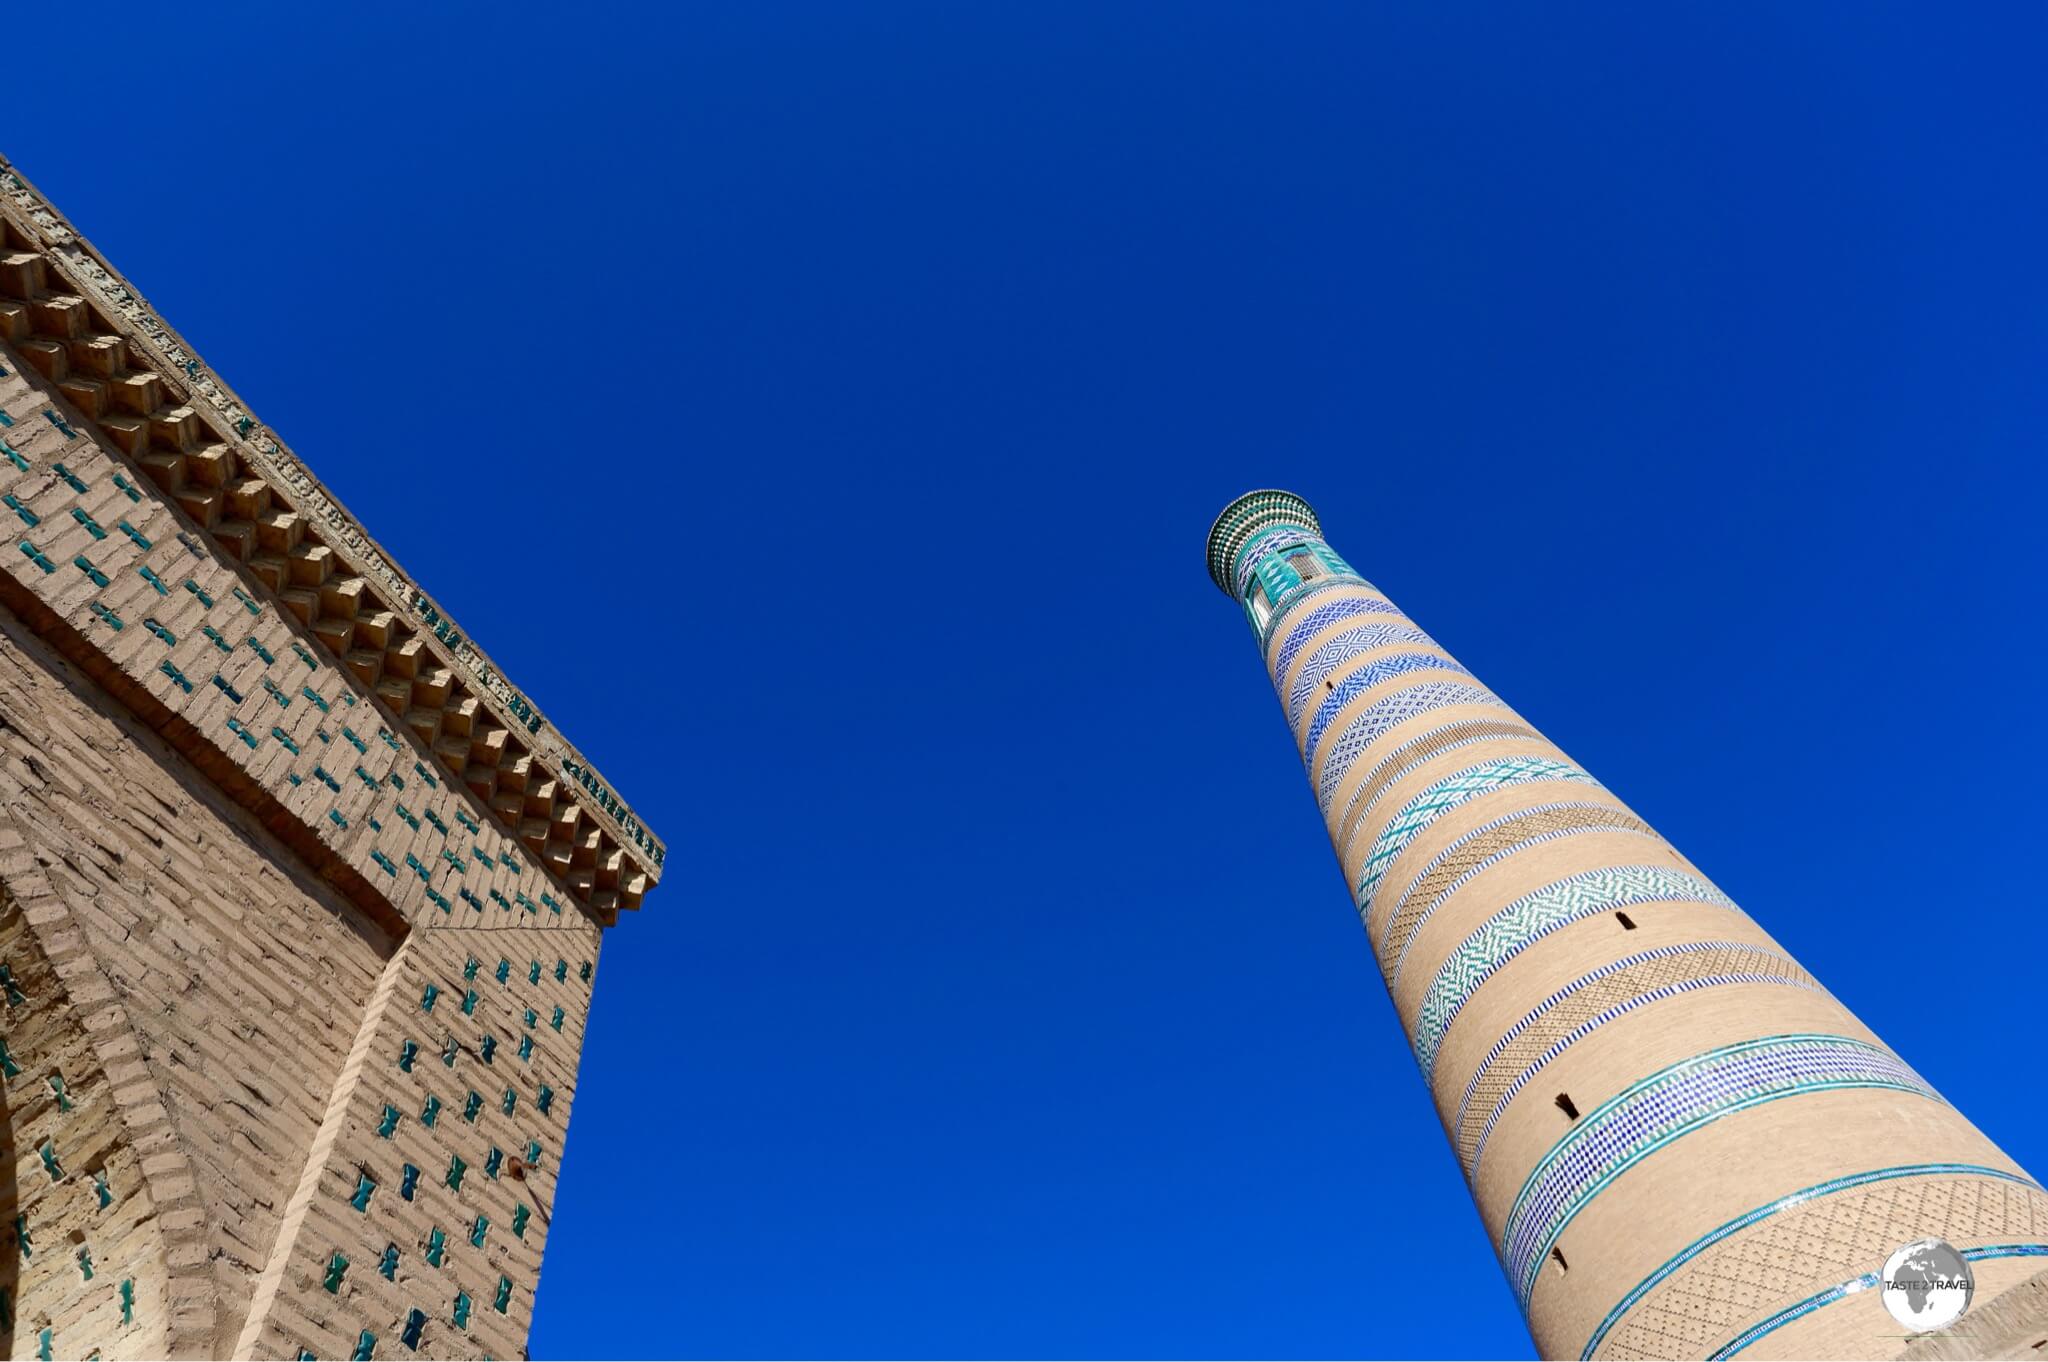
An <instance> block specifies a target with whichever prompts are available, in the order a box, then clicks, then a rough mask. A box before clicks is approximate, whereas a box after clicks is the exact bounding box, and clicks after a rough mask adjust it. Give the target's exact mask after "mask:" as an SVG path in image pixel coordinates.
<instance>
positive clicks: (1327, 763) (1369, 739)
mask: <svg viewBox="0 0 2048 1362" xmlns="http://www.w3.org/2000/svg"><path fill="white" fill-rule="evenodd" d="M1450 705H1491V706H1494V707H1496V708H1499V709H1506V708H1507V706H1506V705H1504V704H1502V703H1501V702H1500V701H1499V700H1498V699H1496V698H1495V697H1494V695H1493V693H1492V692H1491V691H1489V690H1487V689H1486V688H1485V687H1484V686H1473V685H1467V684H1466V683H1464V682H1462V681H1424V682H1422V683H1421V684H1419V685H1413V686H1407V687H1405V688H1403V689H1401V690H1397V691H1395V692H1394V693H1393V694H1391V695H1388V696H1386V697H1385V698H1383V699H1380V700H1375V701H1374V702H1373V703H1372V704H1370V705H1368V706H1366V707H1365V708H1364V709H1363V710H1360V711H1359V712H1358V713H1357V714H1355V715H1353V716H1352V718H1351V721H1350V722H1349V723H1347V724H1345V726H1344V730H1343V732H1342V733H1341V734H1340V735H1339V737H1338V739H1337V742H1336V744H1335V745H1334V746H1332V747H1331V748H1330V751H1329V754H1328V755H1327V756H1326V757H1325V758H1324V759H1323V773H1322V775H1321V777H1320V778H1318V779H1317V781H1316V805H1317V807H1318V808H1320V809H1322V810H1323V812H1324V814H1325V815H1327V814H1328V813H1329V808H1330V797H1331V796H1332V795H1334V794H1335V793H1336V792H1337V786H1338V785H1340V784H1342V783H1343V780H1344V776H1345V773H1346V772H1348V771H1349V770H1350V769H1351V763H1352V762H1353V761H1354V760H1355V759H1357V758H1358V757H1359V756H1360V755H1361V754H1362V753H1364V751H1365V750H1366V749H1367V748H1368V747H1370V746H1372V744H1373V743H1375V742H1377V741H1378V740H1379V738H1380V736H1381V735H1382V734H1384V733H1386V732H1387V731H1388V730H1389V729H1391V728H1393V727H1394V726H1395V725H1396V724H1402V723H1406V722H1407V721H1408V720H1410V719H1412V718H1414V717H1416V716H1417V715H1418V714H1427V713H1429V712H1430V711H1431V710H1435V709H1443V708H1446V707H1447V706H1450ZM1310 769H1311V770H1313V769H1314V767H1313V766H1312V765H1311V767H1310Z"/></svg>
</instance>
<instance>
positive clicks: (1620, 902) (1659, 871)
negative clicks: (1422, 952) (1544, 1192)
mask: <svg viewBox="0 0 2048 1362" xmlns="http://www.w3.org/2000/svg"><path fill="white" fill-rule="evenodd" d="M1638 903H1707V904H1713V905H1715V906H1716V907H1721V908H1727V909H1731V910H1733V911H1735V912H1740V911H1741V909H1739V908H1736V907H1735V903H1734V901H1733V900H1731V899H1730V898H1729V897H1728V896H1727V895H1726V894H1724V893H1722V892H1721V891H1720V890H1718V889H1716V888H1715V887H1714V886H1713V885H1711V884H1708V883H1707V882H1706V881H1705V880H1703V879H1701V878H1699V877H1698V876H1697V875H1689V874H1687V873H1686V872H1684V871H1682V870H1672V869H1670V868H1669V867H1666V866H1661V865H1624V866H1614V867H1612V868H1610V869H1606V870H1589V871H1586V872H1584V873H1583V874H1579V875H1572V876H1570V877H1568V878H1566V879H1562V880H1559V881H1558V882H1557V883H1556V884H1552V885H1547V886H1545V887H1544V888H1542V889H1538V890H1537V891H1536V892H1535V893H1533V894H1525V895H1523V896H1522V897H1521V898H1518V899H1516V900H1515V901H1514V902H1513V903H1511V904H1509V905H1508V906H1507V907H1505V908H1503V909H1501V910H1500V911H1499V912H1498V913H1495V914H1494V915H1493V916H1492V917H1490V918H1488V919H1487V920H1486V922H1485V924H1484V925H1483V926H1481V927H1480V928H1479V930H1478V931H1476V932H1474V933H1472V935H1470V936H1468V937H1466V938H1465V939H1464V941H1462V942H1460V943H1459V945H1458V948H1457V949H1456V950H1455V951H1452V952H1451V958H1450V959H1448V960H1446V961H1444V963H1443V967H1442V968H1441V969H1439V970H1438V971H1437V972H1436V977H1435V978H1434V979H1432V980H1431V981H1430V984H1429V991H1428V992H1427V993H1425V994H1424V995H1423V998H1422V1006H1421V1007H1420V1008H1419V1009H1418V1010H1417V1012H1416V1017H1415V1037H1414V1040H1415V1058H1416V1059H1417V1060H1418V1061H1419V1062H1420V1063H1421V1065H1422V1073H1423V1077H1425V1078H1428V1077H1430V1076H1432V1075H1433V1074H1434V1073H1435V1071H1436V1053H1437V1049H1438V1047H1440V1046H1441V1045H1442V1044H1443V1041H1444V1033H1445V1032H1447V1031H1449V1030H1450V1029H1451V1023H1452V1021H1454V1020H1456V1018H1457V1015H1458V1012H1459V1009H1461V1008H1463V1007H1464V1006H1465V1003H1466V1001H1467V1000H1468V999H1469V998H1471V996H1472V995H1473V993H1475V992H1476V991H1478V988H1479V986H1480V985H1481V984H1483V983H1485V982H1486V981H1487V979H1488V978H1490V977H1491V976H1492V974H1493V973H1494V971H1495V970H1498V969H1499V968H1500V967H1501V966H1502V965H1505V964H1506V963H1507V962H1508V961H1510V960H1512V959H1514V958H1515V957H1516V956H1517V955H1520V954H1521V953H1522V951H1523V950H1525V949H1526V948H1528V947H1529V946H1530V945H1532V944H1533V943H1535V942H1537V941H1540V940H1542V939H1543V938H1544V937H1546V936H1548V935H1549V934H1550V933H1552V932H1554V931H1556V930H1557V929H1558V928H1560V927H1563V926H1566V925H1568V924H1570V923H1573V922H1577V921H1578V920H1579V919H1580V918H1586V917H1593V916H1595V915H1596V914H1600V913H1609V912H1613V911H1614V910H1615V909H1617V908H1627V907H1630V906H1632V905H1634V904H1638Z"/></svg>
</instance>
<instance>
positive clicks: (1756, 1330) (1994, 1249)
mask: <svg viewBox="0 0 2048 1362" xmlns="http://www.w3.org/2000/svg"><path fill="white" fill-rule="evenodd" d="M1962 1257H1963V1261H1964V1262H1966V1263H1981V1262H1984V1261H1985V1260H1986V1259H1990V1258H2048V1244H1987V1245H1985V1246H1984V1247H1983V1248H1973V1249H1963V1250H1962ZM1878 1278H1879V1274H1878V1273H1875V1272H1866V1273H1864V1274H1863V1275H1862V1276H1861V1277H1851V1278H1850V1279H1849V1280H1848V1281H1846V1282H1843V1283H1842V1284H1841V1285H1840V1286H1831V1287H1829V1288H1828V1289H1827V1290H1825V1291H1823V1292H1821V1293H1820V1294H1819V1295H1817V1296H1808V1297H1807V1298H1806V1299H1805V1300H1803V1301H1800V1302H1799V1303H1798V1304H1797V1305H1788V1306H1786V1307H1785V1308H1784V1309H1783V1310H1780V1311H1779V1312H1778V1313H1777V1314H1775V1315H1772V1316H1771V1317H1770V1318H1769V1319H1767V1320H1764V1321H1763V1322H1762V1323H1760V1324H1754V1325H1751V1326H1750V1327H1749V1328H1747V1329H1745V1330H1743V1331H1742V1332H1741V1333H1740V1334H1738V1335H1736V1336H1735V1337H1734V1338H1731V1339H1729V1340H1728V1341H1727V1342H1726V1343H1724V1344H1722V1345H1721V1346H1720V1347H1719V1348H1717V1349H1715V1350H1714V1352H1713V1353H1712V1354H1711V1355H1710V1359H1709V1362H1720V1359H1722V1358H1727V1357H1733V1356H1735V1355H1736V1354H1737V1353H1739V1352H1741V1351H1742V1350H1743V1349H1744V1348H1747V1347H1748V1346H1749V1345H1750V1344H1752V1343H1754V1342H1756V1341H1757V1340H1758V1339H1760V1338H1762V1337H1763V1336H1764V1335H1765V1334H1768V1333H1773V1332H1775V1331H1776V1330H1779V1329H1782V1328H1784V1327H1785V1326H1786V1325H1788V1324H1790V1323H1791V1322H1792V1321H1793V1320H1795V1319H1798V1318H1800V1317H1801V1316H1802V1315H1810V1314H1812V1313H1813V1312H1814V1311H1816V1310H1818V1309H1820V1308H1821V1307H1822V1306H1823V1305H1833V1304H1834V1303H1835V1302H1836V1301H1838V1300H1843V1299H1845V1298H1847V1297H1849V1296H1853V1295H1855V1294H1856V1293H1857V1292H1859V1291H1868V1290H1870V1289H1871V1288H1872V1287H1874V1286H1876V1285H1877V1283H1878Z"/></svg>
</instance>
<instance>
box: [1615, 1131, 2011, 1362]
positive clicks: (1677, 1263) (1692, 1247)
mask: <svg viewBox="0 0 2048 1362" xmlns="http://www.w3.org/2000/svg"><path fill="white" fill-rule="evenodd" d="M1959 1177H1960V1178H1967V1179H1985V1180H1987V1181H1988V1182H1990V1183H1992V1184H1998V1183H2006V1184H2012V1185H2015V1186H2017V1187H2019V1188H2023V1189H2029V1190H2031V1191H2033V1192H2034V1193H2037V1194H2038V1193H2040V1192H2041V1190H2042V1189H2041V1185H2040V1184H2039V1183H2037V1182H2035V1181H2034V1180H2033V1179H2032V1178H2029V1177H2024V1176H2022V1175H2020V1174H2018V1173H2009V1172H2007V1171H2006V1170H2004V1169H2002V1168H1988V1167H1986V1166H1984V1165H1983V1164H1975V1163H1909V1164H1896V1165H1893V1166H1892V1167H1889V1168H1873V1169H1870V1170H1869V1171H1867V1172H1862V1173H1849V1174H1846V1175H1844V1176H1842V1177H1838V1178H1830V1179H1828V1180H1827V1181H1826V1182H1817V1183H1814V1184H1813V1185H1812V1186H1810V1187H1802V1188H1800V1189H1799V1190H1798V1191H1796V1192H1792V1193H1790V1194H1789V1195H1786V1196H1781V1197H1779V1198H1777V1199H1776V1200H1775V1201H1767V1202H1765V1203H1764V1204H1763V1205H1761V1206H1758V1207H1756V1208H1755V1209H1753V1210H1749V1211H1745V1212H1743V1213H1742V1214H1741V1215H1739V1216H1737V1217H1735V1218H1734V1219H1733V1220H1730V1221H1728V1222H1727V1223H1725V1224H1722V1225H1719V1226H1716V1227H1715V1228H1714V1229H1712V1230H1709V1231H1708V1232H1707V1233H1705V1234H1703V1235H1701V1236H1700V1237H1699V1238H1697V1239H1695V1240H1693V1241H1692V1242H1691V1243H1690V1244H1687V1245H1686V1246H1685V1247H1684V1248H1682V1249H1680V1250H1679V1251H1678V1252H1677V1253H1675V1254H1673V1255H1672V1256H1671V1257H1670V1258H1668V1259H1666V1260H1665V1262H1664V1263H1663V1265H1662V1266H1660V1267H1658V1269H1657V1270H1656V1271H1655V1272H1652V1273H1651V1274H1650V1275H1649V1276H1647V1277H1645V1278H1643V1280H1641V1281H1640V1282H1637V1283H1636V1284H1635V1285H1634V1286H1632V1287H1630V1288H1629V1290H1628V1293H1627V1294H1626V1295H1624V1296H1623V1297H1622V1298H1621V1299H1620V1300H1619V1301H1617V1302H1615V1305H1614V1308H1613V1309H1612V1310H1609V1311H1608V1312H1607V1315H1606V1318H1604V1319H1602V1320H1601V1321H1600V1323H1599V1324H1598V1325H1596V1326H1595V1327H1594V1329H1593V1332H1592V1334H1591V1335H1589V1336H1588V1337H1587V1339H1586V1346H1585V1347H1584V1348H1582V1349H1580V1351H1579V1359H1580V1362H1590V1359H1591V1358H1592V1357H1593V1356H1594V1355H1595V1354H1597V1353H1598V1352H1599V1351H1600V1345H1601V1344H1602V1343H1604V1342H1605V1341H1606V1340H1607V1337H1608V1335H1609V1333H1611V1332H1612V1331H1613V1329H1614V1327H1615V1325H1617V1324H1618V1323H1620V1322H1621V1321H1622V1320H1623V1319H1624V1318H1625V1317H1626V1316H1627V1315H1628V1313H1629V1312H1630V1311H1631V1310H1633V1309H1635V1307H1636V1306H1637V1305H1638V1304H1639V1303H1640V1302H1641V1301H1642V1300H1643V1299H1644V1298H1645V1297H1646V1296H1648V1295H1649V1294H1650V1293H1651V1292H1652V1291H1654V1290H1656V1289H1657V1288H1658V1287H1659V1286H1661V1285H1663V1284H1664V1282H1666V1281H1667V1280H1669V1279H1670V1278H1671V1276H1672V1275H1673V1274H1674V1273H1676V1272H1678V1271H1679V1270H1680V1269H1682V1268H1684V1267H1685V1266H1686V1265H1687V1264H1689V1263H1691V1262H1693V1261H1694V1260H1696V1259H1698V1258H1699V1257H1700V1255H1701V1254H1703V1253H1706V1252H1707V1251H1708V1250H1709V1249H1712V1248H1715V1247H1717V1246H1719V1245H1721V1244H1723V1243H1725V1242H1727V1241H1728V1240H1729V1239H1732V1238H1733V1237H1734V1236H1736V1235H1738V1234H1741V1233H1743V1232H1744V1231H1746V1230H1749V1229H1752V1228H1754V1227H1755V1226H1757V1225H1760V1224H1762V1223H1763V1222H1765V1221H1767V1220H1770V1219H1772V1218H1774V1217H1776V1216H1779V1215H1782V1214H1784V1213H1785V1212H1787V1211H1791V1210H1796V1209H1800V1208H1803V1207H1805V1206H1807V1205H1809V1204H1810V1203H1814V1202H1818V1201H1820V1200H1822V1199H1823V1198H1827V1197H1833V1196H1836V1195H1838V1194H1841V1193H1844V1192H1853V1191H1858V1190H1861V1189H1863V1188H1867V1187H1872V1186H1874V1185H1876V1184H1879V1183H1892V1182H1898V1181H1900V1180H1902V1179H1909V1178H1914V1179H1925V1178H1959ZM1960 1186H1961V1187H1968V1186H1969V1184H1968V1183H1964V1184H1961V1185H1960ZM1886 1190H1888V1191H1895V1190H1897V1189H1886ZM1915 1190H1926V1191H1933V1192H1936V1193H1940V1192H1944V1191H1950V1190H1959V1185H1958V1184H1956V1183H1949V1184H1947V1185H1943V1184H1932V1185H1925V1184H1923V1185H1922V1187H1920V1188H1916V1189H1915ZM1972 1190H1974V1189H1972ZM1865 1200H1868V1198H1865ZM2041 1204H2043V1205H2044V1206H2048V1197H2043V1198H2041ZM1858 1209H1863V1208H1861V1207H1859V1208H1858ZM1880 1209H1881V1210H1882V1209H1883V1208H1882V1207H1881V1208H1880ZM1916 1213H1917V1214H1919V1215H1921V1216H1926V1214H1927V1212H1926V1211H1925V1210H1919V1211H1918V1212H1916ZM1906 1223H1907V1224H1911V1223H1913V1222H1912V1221H1911V1220H1908V1221H1907V1222H1906ZM1870 1228H1871V1227H1868V1226H1860V1227H1858V1230H1857V1231H1856V1232H1853V1233H1851V1234H1850V1235H1848V1236H1845V1238H1846V1240H1847V1242H1846V1243H1845V1244H1844V1247H1847V1248H1848V1249H1849V1251H1850V1252H1854V1253H1862V1252H1864V1250H1865V1248H1866V1246H1867V1242H1868V1241H1870V1240H1872V1239H1877V1240H1879V1241H1881V1242H1889V1241H1890V1238H1892V1237H1895V1236H1893V1235H1888V1234H1886V1232H1885V1231H1883V1230H1881V1229H1880V1230H1878V1231H1877V1232H1876V1234H1874V1235H1873V1234H1872V1233H1871V1232H1870ZM1899 1233H1900V1234H1904V1235H1907V1236H1910V1234H1911V1231H1909V1230H1902V1231H1899ZM1904 1242H1911V1239H1910V1237H1908V1238H1906V1239H1905V1240H1904ZM1777 1250H1778V1246H1777V1245H1775V1244H1773V1245H1772V1248H1771V1252H1772V1254H1773V1256H1778V1257H1783V1255H1782V1254H1780V1253H1778V1251H1777ZM1687 1313H1688V1314H1689V1315H1693V1316H1694V1317H1695V1318H1696V1317H1697V1312H1690V1311H1689V1312H1687ZM1688 1322H1690V1321H1688ZM1709 1327H1711V1322H1710V1323H1709ZM1698 1338H1699V1336H1698V1335H1697V1334H1696V1333H1690V1332H1689V1333H1688V1334H1687V1335H1686V1336H1684V1337H1679V1338H1673V1337H1671V1336H1669V1335H1662V1334H1660V1335H1658V1336H1657V1337H1656V1338H1655V1339H1645V1340H1642V1342H1643V1343H1644V1344H1647V1345H1648V1348H1647V1349H1631V1350H1630V1351H1631V1353H1633V1352H1636V1351H1647V1350H1648V1349H1655V1350H1657V1351H1658V1352H1659V1353H1660V1354H1661V1353H1668V1354H1669V1355H1672V1356H1678V1355H1681V1354H1683V1353H1685V1352H1686V1351H1688V1350H1691V1351H1694V1352H1700V1351H1703V1350H1702V1349H1701V1348H1700V1347H1699V1343H1698Z"/></svg>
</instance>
